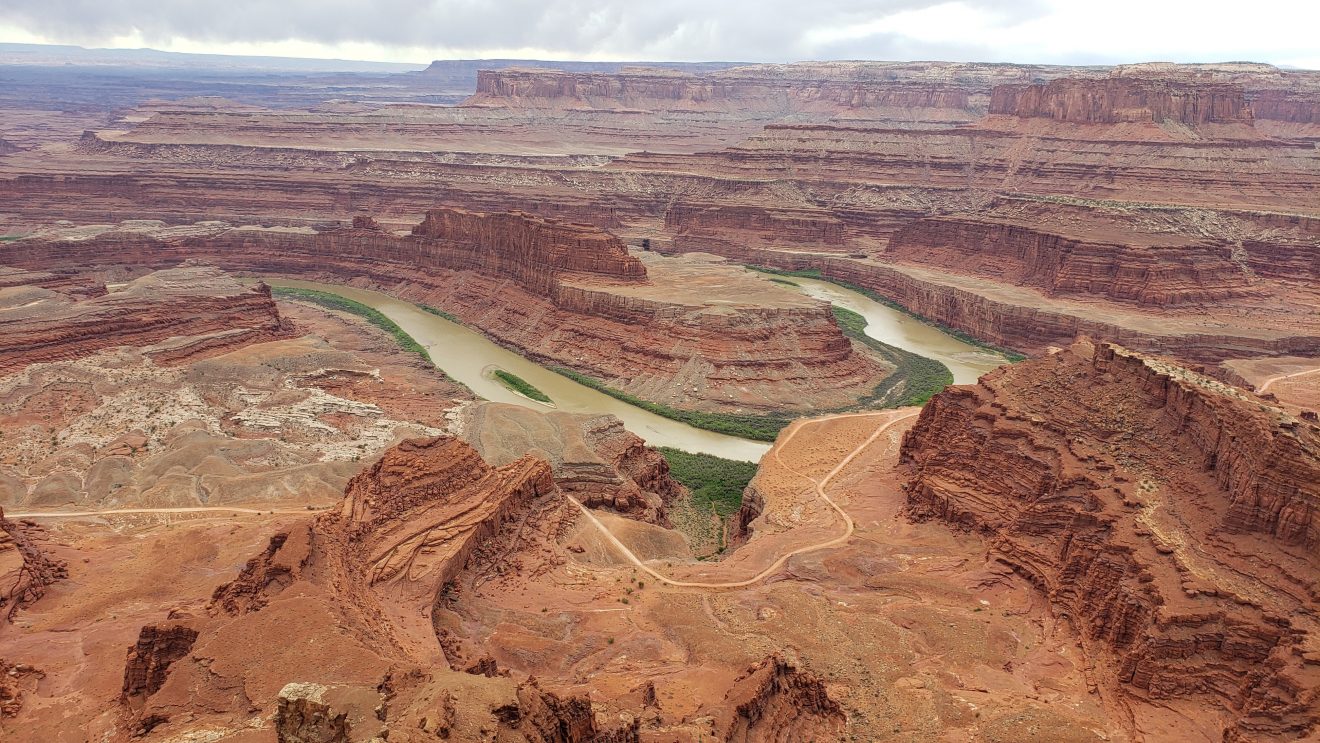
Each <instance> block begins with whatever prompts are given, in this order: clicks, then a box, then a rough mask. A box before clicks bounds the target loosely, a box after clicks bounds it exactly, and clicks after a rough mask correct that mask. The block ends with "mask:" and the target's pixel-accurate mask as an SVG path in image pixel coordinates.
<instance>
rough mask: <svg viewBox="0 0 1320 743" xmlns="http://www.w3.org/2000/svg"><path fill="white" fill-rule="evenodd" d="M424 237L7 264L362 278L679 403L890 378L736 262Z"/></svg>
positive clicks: (807, 304)
mask: <svg viewBox="0 0 1320 743" xmlns="http://www.w3.org/2000/svg"><path fill="white" fill-rule="evenodd" d="M418 231H419V232H420V233H421V234H414V235H412V236H409V237H395V236H393V235H390V234H388V233H383V232H381V231H379V230H374V229H339V230H331V231H326V232H321V233H315V234H306V233H301V232H290V231H275V230H250V229H231V230H224V231H220V232H217V233H216V234H212V235H208V236H205V237H192V238H183V239H167V240H162V239H152V238H144V237H143V235H141V234H139V233H131V232H113V233H106V234H103V235H101V236H98V237H96V238H93V239H88V240H82V241H31V240H23V241H19V242H16V243H14V244H12V245H11V246H10V248H9V249H8V250H5V251H0V255H2V256H3V257H4V260H6V261H9V262H10V263H12V264H14V265H25V266H37V265H43V266H64V267H81V268H83V269H92V268H96V267H109V266H115V265H137V266H145V267H164V266H171V265H176V264H177V263H178V262H180V261H183V260H189V259H193V260H207V261H213V262H215V263H217V264H219V265H220V266H222V267H224V268H226V269H229V270H234V271H243V272H248V273H260V274H281V275H291V276H297V277H303V278H311V279H326V280H330V281H339V282H350V281H352V282H355V283H359V285H360V284H361V283H366V284H367V285H370V286H375V287H379V288H382V289H385V290H387V291H392V292H393V293H395V294H397V295H399V296H403V297H405V298H408V299H413V300H417V301H421V302H424V303H426V304H428V305H431V306H434V307H439V308H442V309H445V310H446V311H449V312H453V313H454V314H456V315H458V316H459V317H460V318H462V319H463V320H465V321H468V322H470V323H471V324H472V325H474V326H476V327H478V328H480V329H481V330H482V331H483V332H484V333H486V334H487V335H489V336H490V337H492V338H493V339H494V340H496V341H497V342H499V343H501V344H505V345H509V346H513V347H516V348H518V349H520V350H522V351H524V352H526V353H527V354H529V355H530V356H532V357H533V358H535V359H537V360H540V361H547V362H550V363H553V364H556V365H562V366H568V367H570V368H574V369H577V370H579V371H582V372H585V373H587V374H590V375H592V376H595V377H598V378H602V379H604V380H606V381H607V382H609V383H610V384H611V385H612V386H616V387H620V388H622V389H624V390H626V391H629V392H632V393H634V394H638V395H639V396H642V397H645V398H647V399H652V400H656V401H659V402H664V403H666V404H671V405H677V406H680V407H701V408H707V409H711V408H714V409H729V408H733V409H735V410H745V409H747V408H751V409H752V410H765V409H773V410H781V409H785V408H787V409H803V408H810V407H841V406H845V405H849V404H852V403H854V402H856V400H857V399H859V398H860V397H862V396H863V395H865V394H866V393H867V392H869V391H870V390H871V389H872V388H873V387H874V386H875V384H876V383H878V382H879V381H880V379H882V378H883V376H884V375H885V373H886V371H885V369H884V368H882V367H881V366H880V365H879V364H877V363H876V362H874V361H872V360H871V359H870V358H869V357H867V356H864V355H862V354H860V353H857V352H856V351H855V350H854V348H853V346H852V344H851V342H850V341H849V340H848V339H847V338H846V337H845V336H844V335H843V333H842V332H841V331H840V330H839V328H838V326H837V324H836V323H835V321H834V319H833V315H832V314H831V313H830V310H829V308H828V306H827V305H826V304H824V303H822V302H818V301H815V300H811V299H808V298H804V297H802V296H800V295H798V294H796V293H790V292H786V291H779V290H777V289H776V290H773V291H767V286H770V287H771V288H772V289H773V285H767V284H766V283H765V282H760V281H757V280H754V279H751V278H749V277H746V276H745V275H742V272H741V271H738V270H735V269H729V268H725V267H721V266H718V265H714V264H709V263H706V264H701V265H697V264H694V263H692V262H674V261H666V262H659V261H658V260H653V261H652V263H651V264H650V265H651V266H652V269H649V274H648V273H645V272H646V271H648V269H647V268H646V266H644V265H643V264H642V263H641V262H640V261H639V260H638V259H637V258H636V257H633V256H629V255H626V254H625V253H623V251H622V246H621V243H619V241H618V240H617V239H615V238H613V237H611V236H609V235H608V234H607V233H604V232H602V231H599V230H595V229H593V228H586V227H581V226H574V225H568V224H562V223H556V222H552V221H546V220H539V219H536V218H532V217H528V216H525V215H503V216H501V215H474V214H469V213H467V212H463V211H461V210H438V211H436V212H434V213H433V214H432V216H430V217H428V219H427V221H426V222H424V223H423V224H422V225H421V226H419V227H418ZM735 282H736V283H735ZM705 286H711V287H712V291H707V290H705V289H704V288H703V287H705ZM731 287H732V288H731ZM744 289H745V290H746V291H747V292H748V293H758V292H759V293H760V294H762V295H766V296H763V297H762V298H759V299H758V298H755V297H750V296H743V295H742V294H741V293H740V292H741V291H742V290H744ZM735 290H736V291H735Z"/></svg>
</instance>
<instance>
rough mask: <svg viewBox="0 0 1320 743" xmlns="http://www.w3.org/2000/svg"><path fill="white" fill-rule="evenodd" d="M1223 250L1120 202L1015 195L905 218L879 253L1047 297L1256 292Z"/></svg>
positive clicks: (1160, 302)
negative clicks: (1146, 222)
mask: <svg viewBox="0 0 1320 743" xmlns="http://www.w3.org/2000/svg"><path fill="white" fill-rule="evenodd" d="M1232 251H1233V246H1232V245H1231V244H1230V243H1229V242H1228V241H1227V240H1223V239H1211V238H1209V237H1201V236H1198V237H1192V236H1187V235H1176V234H1172V233H1169V232H1157V231H1154V230H1152V229H1150V228H1145V227H1143V226H1142V225H1141V224H1140V221H1139V219H1137V218H1134V217H1133V216H1132V215H1130V214H1128V213H1125V212H1123V211H1122V210H1107V209H1100V208H1082V207H1073V206H1069V205H1061V204H1048V205H1046V204H1032V203H1025V202H1024V203H1022V204H1009V205H1006V207H1005V208H999V209H986V210H983V211H981V212H977V213H971V214H965V215H951V216H944V217H928V218H926V219H919V220H915V221H913V222H910V223H908V224H907V225H906V226H904V227H902V228H901V229H899V230H898V231H897V232H896V233H895V234H894V236H893V238H892V239H891V240H890V243H889V247H888V251H887V255H889V256H892V257H893V258H895V259H898V260H902V261H907V262H911V263H917V264H921V265H925V266H935V267H939V268H945V269H948V270H950V271H953V272H957V273H963V274H973V275H981V276H986V277H987V278H993V279H995V280H998V281H1005V282H1008V283H1012V284H1016V285H1019V286H1030V287H1034V288H1037V289H1040V290H1041V291H1043V292H1044V293H1045V294H1047V295H1051V296H1067V295H1074V296H1094V297H1101V298H1104V299H1109V300H1116V301H1121V302H1131V303H1135V304H1138V305H1144V306H1149V307H1170V306H1177V305H1186V304H1190V303H1199V302H1206V301H1215V300H1221V299H1230V298H1234V297H1245V296H1250V295H1252V294H1253V293H1254V292H1257V291H1259V290H1258V289H1254V288H1253V287H1252V284H1251V276H1250V273H1249V270H1248V268H1247V267H1245V266H1242V265H1239V264H1238V263H1237V262H1235V261H1234V259H1233V252H1232ZM1275 252H1279V251H1275Z"/></svg>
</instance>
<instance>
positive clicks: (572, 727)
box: [134, 437, 638, 743]
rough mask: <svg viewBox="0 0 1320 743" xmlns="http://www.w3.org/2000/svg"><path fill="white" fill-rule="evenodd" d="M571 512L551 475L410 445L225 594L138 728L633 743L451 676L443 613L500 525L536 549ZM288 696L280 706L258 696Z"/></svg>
mask: <svg viewBox="0 0 1320 743" xmlns="http://www.w3.org/2000/svg"><path fill="white" fill-rule="evenodd" d="M564 504H565V501H564V499H563V498H562V497H561V496H560V495H559V493H558V491H557V490H556V486H555V483H554V480H553V477H552V473H551V469H550V466H549V464H548V463H546V462H545V461H544V460H542V459H537V458H534V457H531V456H527V457H523V458H522V459H519V460H518V461H515V462H513V463H512V464H509V465H506V466H504V467H498V468H494V467H491V466H489V465H487V464H486V463H485V462H484V461H483V460H482V459H481V457H480V456H478V454H477V452H476V451H475V450H474V449H473V448H472V447H470V446H468V445H467V444H465V443H463V442H462V441H459V440H457V439H453V438H449V437H441V438H436V439H414V440H410V441H405V442H403V443H401V444H399V445H398V446H397V447H395V448H393V449H391V450H389V451H388V452H386V454H385V455H384V456H383V457H382V458H381V459H380V460H379V461H378V462H376V463H375V464H374V465H372V466H371V467H369V468H368V469H366V470H364V471H363V472H361V473H360V474H359V475H357V476H356V477H354V478H353V480H352V481H351V482H350V483H349V486H348V488H347V489H346V492H345V497H344V500H343V502H342V503H341V505H340V506H339V508H337V509H336V510H335V511H333V512H328V513H324V514H322V515H320V516H318V517H315V518H314V519H308V520H307V521H306V522H303V523H301V524H298V525H296V526H295V528H293V529H291V530H290V531H289V532H288V533H287V534H281V535H279V536H278V537H277V538H276V539H274V540H272V542H271V545H270V547H269V548H268V549H267V550H265V551H264V552H263V553H262V554H261V555H259V556H257V557H256V558H255V559H253V560H252V561H250V562H249V563H248V565H247V566H246V567H245V568H244V570H243V571H242V574H241V575H240V576H239V578H238V579H237V580H235V581H233V582H231V583H229V584H226V585H224V586H221V587H220V588H219V589H218V590H217V591H216V594H215V598H214V600H213V602H212V608H213V616H212V617H211V618H210V619H209V620H207V621H203V622H201V625H200V627H199V629H200V632H199V634H198V636H197V639H196V641H195V642H194V643H193V645H192V649H191V651H190V652H189V653H188V654H187V655H186V656H185V657H182V658H179V659H177V660H174V662H173V664H172V665H171V667H170V673H169V674H168V675H167V676H166V677H165V680H164V683H163V684H162V685H161V686H160V688H159V690H158V691H156V693H154V694H152V695H151V696H150V697H149V698H147V699H146V700H145V704H144V705H143V708H142V710H141V712H140V715H141V717H142V719H144V720H152V721H156V722H157V723H158V724H159V723H160V721H167V720H174V719H176V715H178V714H179V713H182V712H185V711H187V712H191V713H193V714H198V713H199V712H200V713H202V714H207V713H211V712H224V711H226V710H231V709H232V710H233V713H234V714H240V715H244V716H246V715H249V714H250V713H251V711H252V709H253V708H257V709H267V710H272V711H273V718H274V725H275V729H276V735H277V737H278V739H279V740H281V741H288V742H289V743H304V742H306V741H353V742H357V741H366V740H369V739H372V736H379V735H381V731H383V730H389V731H390V733H391V734H390V736H389V737H390V739H391V740H393V739H394V738H395V737H399V738H400V739H401V740H414V738H413V737H409V735H410V733H408V732H406V731H412V730H420V731H421V733H420V734H421V735H423V736H424V737H425V739H427V740H431V739H435V738H436V737H437V736H438V737H447V736H448V737H453V738H454V739H468V738H465V737H463V736H465V735H466V736H475V735H476V731H477V729H478V728H481V729H488V728H489V726H490V725H492V724H495V725H498V727H499V729H500V730H501V731H503V732H502V734H504V735H510V736H513V735H517V734H521V735H523V736H525V737H527V738H528V739H532V740H546V741H565V742H575V743H588V742H589V741H619V742H620V743H625V742H630V741H637V740H638V737H637V732H638V727H637V724H636V721H635V720H634V721H632V722H625V723H622V724H617V725H616V724H609V725H606V724H602V723H600V722H598V721H597V719H596V716H595V714H594V711H593V705H592V702H591V701H590V700H589V699H588V698H586V697H582V696H569V697H565V696H561V695H559V694H557V693H554V692H552V691H549V690H543V689H542V688H540V687H539V686H538V685H537V683H536V682H535V681H533V680H530V679H525V680H523V681H522V682H521V683H517V685H516V686H515V682H514V681H512V680H511V679H509V678H507V676H506V675H504V674H501V675H494V676H484V675H472V674H468V673H464V672H462V671H461V670H459V669H457V668H455V669H452V670H446V669H445V667H446V658H445V656H444V655H443V653H442V651H441V643H440V642H439V641H438V640H437V634H436V628H435V626H433V624H432V621H433V620H432V617H431V613H432V611H433V609H434V608H435V607H436V606H437V604H439V603H440V602H441V601H445V600H449V599H447V598H446V593H445V592H446V591H448V590H457V589H453V588H452V585H451V582H452V581H453V579H454V578H455V577H456V576H457V575H458V573H459V572H460V571H462V570H464V569H465V567H467V566H468V565H469V563H470V562H473V561H481V560H484V559H488V558H484V557H480V556H479V552H480V551H481V549H483V545H484V544H486V543H488V542H491V541H493V540H495V539H500V540H503V539H505V538H506V536H507V535H506V533H505V532H503V531H501V525H503V524H506V523H507V524H509V525H511V526H513V527H514V529H513V531H514V532H517V533H518V534H520V535H521V536H520V537H518V538H517V539H515V541H522V542H526V541H527V538H528V536H529V534H527V533H525V532H538V531H539V530H547V529H548V530H550V531H552V532H553V531H554V530H555V528H556V527H554V526H553V524H555V523H557V521H556V519H554V518H550V516H551V515H552V514H551V513H550V512H549V510H553V509H554V508H558V507H562V506H563V505H564ZM547 509H549V510H547ZM573 513H576V512H575V511H573ZM515 536H516V535H515ZM542 538H543V539H553V538H554V535H553V534H549V535H543V537H542ZM515 546H516V545H515ZM286 553H287V554H286ZM510 557H511V556H510V555H509V554H508V553H507V552H501V553H500V554H499V555H498V558H499V559H500V560H502V561H505V562H508V561H509V560H510ZM290 633H296V634H294V635H292V636H295V637H297V639H298V640H299V643H298V644H297V646H296V647H293V646H290V644H289V643H288V642H287V640H288V638H289V637H290V636H291V635H290ZM304 641H305V643H306V644H303V643H304ZM138 675H141V674H135V676H134V678H135V679H136V678H137V676H138ZM289 678H295V679H299V681H297V682H295V683H287V680H288V679H289ZM276 682H277V683H278V685H276V686H275V687H274V688H276V689H279V693H278V695H275V694H272V695H271V696H270V697H269V698H265V697H260V696H252V695H253V694H254V693H255V690H258V689H266V688H270V687H271V686H272V684H273V683H276ZM143 685H144V684H139V683H136V682H135V683H134V686H135V688H136V687H137V686H143ZM238 688H241V689H243V690H244V693H243V694H241V695H235V693H234V689H238ZM203 710H205V712H203ZM492 714H493V715H494V720H492V717H491V716H492ZM417 739H418V740H420V738H417Z"/></svg>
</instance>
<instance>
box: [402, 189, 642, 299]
mask: <svg viewBox="0 0 1320 743" xmlns="http://www.w3.org/2000/svg"><path fill="white" fill-rule="evenodd" d="M412 234H414V235H417V236H419V237H424V238H429V239H430V240H433V241H435V242H437V243H439V244H440V245H441V246H444V247H449V248H452V249H453V250H454V251H456V253H457V254H458V255H455V256H453V257H449V258H448V259H447V260H446V261H445V262H444V265H445V267H446V268H452V269H455V270H472V271H479V272H482V273H490V274H496V275H507V276H510V277H513V278H515V279H517V280H518V281H519V283H521V284H522V285H523V286H526V287H527V288H529V289H534V290H537V291H542V292H547V293H548V292H550V291H552V290H553V286H554V282H555V281H556V280H557V279H558V278H560V276H561V274H568V273H580V274H586V275H587V276H590V277H592V278H600V279H613V280H617V281H624V282H642V281H645V280H646V267H645V266H643V265H642V263H641V261H639V260H637V259H636V258H634V257H632V256H630V255H628V249H627V247H625V246H624V244H623V242H622V241H620V240H619V238H617V237H615V236H614V235H612V234H610V233H608V232H606V231H605V230H602V229H600V228H599V227H595V226H592V225H588V224H574V223H569V222H561V221H559V220H555V219H547V218H543V217H537V216H533V215H530V214H525V213H523V212H500V213H494V214H485V213H481V212H471V211H467V210H465V209H456V208H440V209H432V210H430V211H428V212H427V213H426V218H425V219H424V220H423V221H422V223H421V224H419V225H417V226H416V227H414V228H413V230H412ZM494 246H498V250H491V249H490V248H491V247H494ZM481 248H485V249H481Z"/></svg>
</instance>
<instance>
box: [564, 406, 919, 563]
mask: <svg viewBox="0 0 1320 743" xmlns="http://www.w3.org/2000/svg"><path fill="white" fill-rule="evenodd" d="M892 415H893V412H892V411H884V412H877V413H848V414H845V415H836V416H830V417H828V418H816V419H813V420H806V421H798V422H797V423H794V424H793V427H792V428H790V429H789V432H788V436H786V437H785V438H784V440H783V442H782V443H781V444H779V445H778V446H776V447H775V448H774V449H773V450H772V452H773V454H772V456H774V457H775V458H776V459H779V452H780V451H781V450H782V449H783V448H784V447H786V446H787V445H788V442H790V441H792V440H793V437H794V436H796V435H797V434H798V431H800V430H802V428H803V427H805V426H812V425H820V424H822V423H826V422H828V421H831V420H835V419H837V418H854V417H859V416H886V417H887V416H892ZM916 415H917V413H909V414H907V415H902V416H899V417H897V418H893V419H891V420H889V421H887V422H885V423H883V424H881V425H880V427H879V428H877V429H876V430H875V432H874V433H872V434H871V435H870V436H869V437H867V439H866V440H865V441H863V442H862V443H861V444H859V445H858V446H857V448H855V449H853V450H852V451H851V452H849V453H848V456H846V457H844V458H843V459H842V460H840V462H839V463H838V464H837V465H835V466H834V469H832V470H830V471H829V473H828V474H827V475H825V477H824V478H822V479H820V480H816V479H815V478H812V477H809V476H807V475H804V474H802V473H801V472H798V471H797V470H795V469H793V468H792V467H789V466H788V465H787V464H785V463H784V461H783V460H782V459H779V463H780V464H781V465H783V467H784V469H786V470H788V471H789V472H792V473H793V474H795V475H798V476H799V477H802V478H804V479H806V480H809V481H811V482H812V483H813V485H814V486H815V489H816V496H817V497H819V498H820V499H821V500H823V501H825V502H826V503H827V504H829V506H830V507H831V508H833V509H834V510H835V511H836V512H838V514H839V516H840V517H841V518H842V519H843V523H844V531H843V533H842V534H840V535H839V536H837V537H834V538H833V539H828V540H826V541H824V542H819V543H817V544H812V545H808V546H806V547H799V548H797V549H794V550H790V551H788V552H785V553H784V554H782V555H780V556H779V558H778V559H776V560H775V561H774V562H773V563H772V564H771V565H770V566H769V567H767V568H766V569H764V570H762V571H761V572H759V573H757V574H756V575H754V576H752V577H751V578H747V579H746V580H739V581H729V582H724V583H707V582H703V581H682V580H674V579H673V578H670V577H668V576H665V575H662V574H660V573H659V572H656V570H655V569H653V568H651V567H650V566H649V565H647V564H646V563H644V562H642V560H641V559H639V558H638V557H637V555H635V554H633V551H632V550H630V549H628V546H627V545H626V544H624V543H623V542H621V541H619V539H618V537H615V536H614V534H612V533H611V532H610V530H609V528H607V527H606V526H605V524H603V523H601V521H600V519H598V518H596V516H595V514H593V513H592V512H591V510H590V509H588V508H587V507H586V506H584V505H582V504H581V503H579V502H578V501H577V500H576V499H574V498H571V497H570V498H569V500H572V501H573V503H574V504H576V505H577V507H578V509H579V510H581V511H582V513H583V515H585V516H586V517H587V519H588V520H590V521H591V523H592V524H594V525H595V526H596V528H597V529H599V530H600V531H601V533H602V534H604V536H605V538H606V539H607V540H608V541H609V542H610V544H612V545H614V548H615V549H617V550H618V551H619V553H620V554H622V555H623V556H624V557H625V558H627V559H628V561H629V562H631V563H632V564H633V565H635V566H637V568H638V569H640V570H642V571H643V572H645V573H646V574H647V575H650V576H651V577H652V578H655V579H656V580H658V581H660V582H661V583H664V584H666V585H670V586H678V587H681V588H716V589H719V588H742V587H744V586H750V585H752V584H753V583H758V582H760V581H762V580H765V579H766V578H767V577H769V576H771V575H773V574H774V573H776V572H778V571H779V569H780V568H782V567H783V566H784V563H786V562H788V560H789V559H790V558H792V557H795V556H797V555H801V554H805V553H808V552H815V551H817V550H823V549H828V548H830V547H833V546H835V545H839V544H843V543H844V542H846V541H848V539H849V538H850V537H852V535H853V531H854V530H855V529H856V526H855V525H854V524H853V520H852V517H851V516H849V515H848V513H847V512H846V511H844V510H843V509H842V508H841V507H839V504H837V503H835V502H834V501H833V500H832V499H831V498H830V497H829V495H827V494H826V493H825V487H826V486H827V485H829V483H830V480H833V479H834V478H835V476H837V475H838V474H839V473H840V472H842V471H843V468H844V467H847V466H848V463H849V462H851V461H852V460H853V459H854V458H856V457H857V455H859V454H861V453H862V452H863V451H866V449H867V447H869V446H870V445H871V444H872V443H874V442H875V440H876V439H878V438H880V436H882V435H883V434H884V433H885V432H886V431H888V430H889V429H890V428H892V427H893V426H894V425H896V424H898V423H900V422H902V421H905V420H907V419H908V418H912V417H915V416H916Z"/></svg>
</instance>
